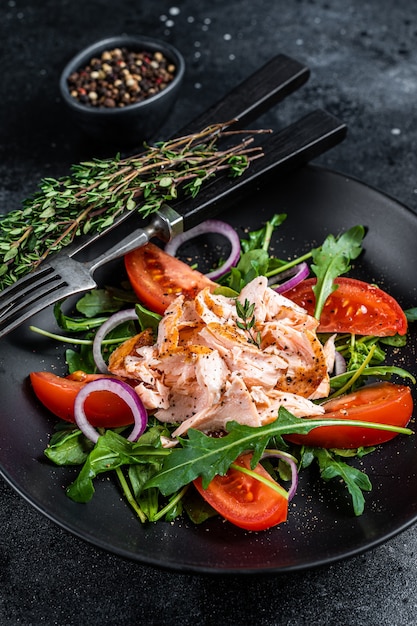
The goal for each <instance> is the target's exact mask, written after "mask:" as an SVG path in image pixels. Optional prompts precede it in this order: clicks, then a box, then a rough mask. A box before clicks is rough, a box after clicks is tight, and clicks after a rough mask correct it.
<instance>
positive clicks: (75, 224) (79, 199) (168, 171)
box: [0, 124, 265, 290]
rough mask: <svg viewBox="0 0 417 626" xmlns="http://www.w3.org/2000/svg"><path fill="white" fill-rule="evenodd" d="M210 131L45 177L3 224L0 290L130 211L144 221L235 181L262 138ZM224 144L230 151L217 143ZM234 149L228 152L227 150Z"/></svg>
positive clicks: (218, 127) (218, 126)
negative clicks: (216, 180) (208, 185)
mask: <svg viewBox="0 0 417 626" xmlns="http://www.w3.org/2000/svg"><path fill="white" fill-rule="evenodd" d="M225 126H226V125H225V124H215V125H213V126H209V127H207V128H205V129H203V130H202V131H200V132H198V133H196V134H193V135H187V136H184V137H180V138H176V139H172V140H169V141H166V142H159V143H157V144H155V145H154V146H145V150H144V152H143V153H140V154H138V155H135V156H129V157H127V158H121V157H120V155H116V156H115V157H114V158H112V159H92V160H90V161H84V162H82V163H79V164H77V165H73V166H72V167H71V170H70V174H69V175H67V176H63V177H61V178H58V179H54V178H44V179H43V180H42V181H41V182H40V184H39V187H38V191H37V192H35V193H34V195H32V196H31V197H30V198H28V199H26V200H25V201H24V202H23V206H22V208H21V209H17V210H14V211H11V212H10V213H8V214H6V215H5V216H4V217H3V218H2V219H1V221H0V290H2V289H4V288H5V287H7V286H8V285H10V284H12V283H14V282H15V281H16V280H18V279H19V278H21V277H22V276H24V275H25V274H27V273H28V272H30V271H31V270H33V269H35V268H36V267H37V266H38V265H39V264H40V263H41V262H42V261H44V260H45V258H46V257H47V256H48V255H49V254H50V253H51V252H58V251H59V250H61V249H62V248H64V247H65V246H67V245H69V244H70V243H72V242H73V241H74V239H75V238H76V237H78V236H80V235H85V234H88V233H93V232H102V231H104V230H106V229H107V228H108V227H109V226H111V225H112V224H113V222H114V221H115V220H116V218H117V217H118V216H119V215H121V214H122V213H125V212H127V211H134V210H136V211H138V212H139V214H140V215H141V216H143V217H144V218H147V217H148V216H149V215H150V214H152V213H155V212H156V211H158V209H160V208H161V206H162V204H163V203H164V202H170V201H173V200H175V199H176V198H177V197H178V196H179V194H180V193H182V194H184V195H189V196H191V197H195V196H196V195H197V194H198V192H199V191H200V189H201V187H202V186H203V185H204V183H205V182H206V181H207V180H208V179H211V178H212V177H213V176H216V175H218V174H219V173H221V172H223V173H227V174H228V175H230V176H232V177H236V176H240V175H241V174H242V173H243V172H244V171H245V170H246V168H247V167H248V166H249V164H250V162H251V161H252V160H253V159H255V158H258V157H260V156H262V149H261V148H260V147H256V146H255V147H254V146H251V145H250V144H251V143H252V142H253V140H254V137H253V135H254V134H258V133H263V132H265V131H262V130H257V131H233V130H224V128H225ZM225 138H228V147H226V148H224V149H220V148H219V145H218V144H219V141H220V140H221V139H225ZM229 144H231V145H229Z"/></svg>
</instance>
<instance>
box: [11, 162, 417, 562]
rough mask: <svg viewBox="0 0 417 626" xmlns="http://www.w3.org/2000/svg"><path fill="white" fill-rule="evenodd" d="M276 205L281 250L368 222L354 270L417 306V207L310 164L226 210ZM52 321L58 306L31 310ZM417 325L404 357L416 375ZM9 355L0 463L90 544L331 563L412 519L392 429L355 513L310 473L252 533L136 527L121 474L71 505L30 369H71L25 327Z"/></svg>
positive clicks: (139, 555) (31, 497) (239, 216)
mask: <svg viewBox="0 0 417 626" xmlns="http://www.w3.org/2000/svg"><path fill="white" fill-rule="evenodd" d="M275 212H287V213H288V219H287V221H286V223H285V224H284V226H282V227H281V228H280V230H279V238H278V240H277V241H276V242H275V244H274V245H275V251H276V254H277V255H278V256H281V257H285V256H286V255H292V254H294V253H296V252H297V253H299V252H302V251H304V250H305V249H307V248H308V247H309V246H310V245H311V243H317V244H319V243H321V242H322V240H323V239H324V237H325V236H326V235H327V234H328V233H334V234H337V233H339V232H341V231H342V230H345V229H347V228H349V227H350V226H353V225H355V224H363V225H365V226H366V227H367V228H368V229H369V232H368V234H367V236H366V240H365V247H366V251H365V254H364V255H363V257H362V259H361V261H360V263H358V264H357V265H358V266H357V268H356V269H355V275H356V276H357V277H359V278H365V279H368V280H371V281H375V282H377V283H379V284H380V285H381V286H383V287H385V288H386V289H387V290H389V291H390V292H391V293H392V294H393V295H394V296H396V297H397V298H398V300H399V301H400V303H401V304H402V305H403V306H404V307H406V308H407V307H410V306H413V305H414V304H416V302H417V296H416V281H415V278H414V276H415V268H416V267H417V245H416V241H417V216H416V215H414V214H413V213H412V212H411V211H410V210H409V209H407V208H406V207H404V206H402V205H401V204H399V203H398V202H396V201H395V200H393V199H391V198H389V197H387V196H385V195H383V194H381V193H379V192H377V191H375V190H374V189H371V188H369V187H368V186H365V185H364V184H362V183H360V182H357V181H354V180H352V179H350V178H347V177H346V176H342V175H339V174H336V173H333V172H329V171H327V170H323V169H320V168H314V167H307V168H305V169H303V170H301V171H299V172H298V173H296V174H294V175H292V176H291V177H288V178H287V179H286V180H285V182H284V183H280V184H279V185H278V184H276V185H273V186H270V187H266V188H263V189H262V190H257V192H256V193H254V194H253V195H252V196H251V197H250V198H249V197H248V199H247V201H245V203H244V205H239V206H238V207H235V209H234V210H232V211H229V212H228V213H227V214H224V215H222V218H224V219H227V220H228V221H230V222H231V223H233V224H234V225H235V226H237V227H238V228H239V229H240V228H241V227H251V228H254V227H259V226H260V225H261V224H262V222H263V221H265V220H266V219H267V218H268V217H269V216H271V215H272V214H273V213H275ZM32 322H33V323H36V324H37V325H41V326H43V327H50V328H54V322H53V316H52V312H51V310H48V311H46V312H44V313H43V314H41V315H39V316H37V318H36V319H35V318H34V319H33V320H32ZM415 346H416V338H415V333H412V335H411V340H410V342H409V347H408V348H407V349H405V350H404V353H402V354H403V356H402V357H401V359H402V360H401V365H403V366H404V367H406V368H408V369H409V370H411V371H412V372H413V373H414V374H417V367H416V364H415V363H416V359H415ZM0 354H1V362H2V366H1V368H2V372H1V373H2V385H1V387H2V394H1V396H2V397H1V409H0V411H1V419H0V441H1V448H2V451H1V470H2V474H3V476H4V477H5V479H6V480H7V481H8V482H9V483H10V484H11V485H12V486H13V487H14V488H15V489H16V491H18V492H19V493H20V494H21V495H22V496H23V497H24V498H26V499H27V500H28V501H29V502H30V503H31V504H32V505H33V506H35V507H36V508H37V509H39V510H40V511H41V512H42V513H43V514H45V515H46V516H48V517H49V518H50V519H52V520H53V521H54V522H56V523H57V524H60V525H61V526H63V527H64V528H66V529H67V530H68V531H70V532H72V533H74V534H75V535H77V536H79V537H81V538H83V539H84V540H86V541H89V542H91V543H92V544H94V545H96V546H99V547H101V548H104V549H106V550H109V551H111V552H114V553H116V554H118V555H121V556H124V557H128V558H131V559H133V560H136V561H139V562H141V563H147V564H150V565H157V566H161V567H165V568H169V569H173V570H180V571H189V572H210V573H215V572H219V573H222V572H223V573H226V572H229V573H230V572H233V573H249V572H285V571H291V570H292V571H294V570H302V569H307V568H310V567H313V566H318V565H321V564H328V563H331V562H334V561H337V560H339V559H342V558H345V557H349V556H352V555H355V554H358V553H360V552H362V551H364V550H367V549H369V548H372V547H374V546H376V545H378V544H380V543H382V542H384V541H386V540H387V539H389V538H390V537H393V536H394V535H395V534H397V533H399V532H400V531H402V530H404V529H405V528H407V527H408V526H410V525H411V524H413V523H414V522H415V521H416V519H417V477H416V473H415V471H416V463H415V459H416V458H417V450H416V438H415V437H414V436H411V437H397V438H396V439H395V440H394V441H392V442H390V443H388V444H385V445H384V446H383V447H381V448H380V449H379V450H378V451H377V452H375V453H374V454H372V455H369V456H368V457H365V459H364V461H363V465H364V467H365V470H366V471H367V473H368V475H369V476H370V478H371V481H372V483H373V491H372V492H371V493H370V494H367V497H366V499H367V505H366V510H365V513H364V514H363V515H362V516H361V517H358V518H355V517H354V516H353V514H352V511H351V509H350V505H349V500H348V498H347V497H346V495H345V493H344V491H343V490H339V488H338V485H337V484H327V485H323V484H322V483H321V482H320V481H318V480H317V476H316V474H315V472H314V471H313V470H312V471H311V472H305V473H303V475H302V477H301V481H300V488H299V491H298V493H297V495H296V497H295V499H294V501H293V504H292V505H291V507H290V512H289V521H288V522H287V523H285V524H283V525H282V526H280V527H277V528H274V529H271V530H269V531H266V532H263V533H247V532H244V531H242V530H239V529H237V528H234V527H233V526H232V525H230V524H227V523H224V522H222V521H220V520H218V519H213V520H211V521H210V522H209V523H207V524H206V525H205V526H204V527H195V526H193V525H191V524H189V523H188V522H185V521H180V522H177V523H175V524H168V523H164V522H160V523H158V524H151V525H149V526H141V524H140V523H139V522H138V521H137V520H136V519H135V517H134V515H133V514H132V513H131V511H130V509H129V507H128V506H127V505H126V504H125V502H124V501H123V500H122V499H121V496H120V493H119V492H118V490H117V487H116V486H115V484H113V483H112V482H111V481H108V480H102V481H100V480H98V481H97V483H96V494H95V496H94V498H93V500H92V501H91V502H90V503H89V504H87V505H85V504H76V503H74V502H72V501H71V500H69V499H68V498H67V497H66V496H65V493H64V489H63V486H65V485H67V484H69V482H70V481H71V480H72V478H73V477H74V475H75V472H76V470H70V469H63V468H55V467H52V466H51V465H49V464H48V463H47V462H46V461H45V460H44V459H43V454H42V453H43V449H44V447H45V446H46V444H47V442H48V439H49V435H50V433H51V431H52V429H53V424H54V418H53V417H51V416H49V415H48V413H47V412H46V411H45V410H43V409H42V407H41V406H40V405H39V404H38V403H37V401H36V400H35V399H34V397H33V394H32V392H31V389H30V386H29V384H28V379H27V376H28V374H29V372H30V371H31V370H52V371H55V372H56V373H58V374H63V373H65V363H64V358H63V348H62V346H56V344H55V343H53V342H51V341H49V340H47V339H44V338H41V337H39V336H36V335H33V334H32V333H30V332H29V331H28V330H27V328H23V329H20V330H19V331H18V332H17V331H16V332H14V333H13V334H12V335H10V336H9V337H7V338H6V339H5V340H3V341H2V342H1V344H0Z"/></svg>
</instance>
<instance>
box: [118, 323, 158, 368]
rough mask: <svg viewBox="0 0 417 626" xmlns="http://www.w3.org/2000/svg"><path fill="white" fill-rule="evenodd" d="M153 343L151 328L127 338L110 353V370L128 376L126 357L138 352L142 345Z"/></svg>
mask: <svg viewBox="0 0 417 626" xmlns="http://www.w3.org/2000/svg"><path fill="white" fill-rule="evenodd" d="M153 343H154V336H153V333H152V330H151V329H150V328H147V329H146V330H144V331H142V332H141V333H139V334H137V335H134V337H131V338H130V339H127V340H126V341H124V342H123V343H122V344H121V345H120V346H119V347H118V348H116V350H114V351H113V352H112V354H111V355H110V357H109V370H110V371H111V372H113V374H117V375H118V376H126V374H124V373H123V372H124V371H125V364H124V360H125V358H126V357H127V356H132V355H134V354H136V351H137V349H138V348H141V347H142V346H152V345H153Z"/></svg>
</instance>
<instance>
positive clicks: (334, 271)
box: [311, 225, 365, 319]
mask: <svg viewBox="0 0 417 626" xmlns="http://www.w3.org/2000/svg"><path fill="white" fill-rule="evenodd" d="M364 236H365V229H364V227H363V226H360V225H358V226H353V227H352V228H350V229H349V230H347V231H346V232H344V233H343V234H342V235H340V236H339V237H334V235H328V236H327V237H326V239H325V240H324V242H323V244H322V245H321V246H320V247H319V248H315V249H314V250H312V257H313V264H312V266H311V268H312V270H313V272H314V273H315V274H316V276H317V283H316V285H315V286H314V287H313V291H314V294H315V296H316V308H315V312H314V317H316V318H317V319H320V315H321V313H322V311H323V307H324V305H325V303H326V300H327V298H328V297H329V295H330V294H331V293H332V292H333V291H335V290H336V289H337V285H335V284H334V282H333V281H334V279H335V278H337V277H338V276H340V275H341V274H345V273H346V272H347V271H348V270H349V269H350V261H351V260H353V259H356V258H357V257H358V256H359V254H360V253H361V252H362V240H363V238H364Z"/></svg>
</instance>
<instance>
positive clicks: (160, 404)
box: [135, 378, 170, 411]
mask: <svg viewBox="0 0 417 626" xmlns="http://www.w3.org/2000/svg"><path fill="white" fill-rule="evenodd" d="M135 391H136V393H137V394H138V396H139V398H140V399H141V400H142V402H143V405H144V407H145V408H146V410H147V411H154V410H156V409H168V408H169V402H170V399H169V392H170V389H169V387H167V386H166V385H164V384H163V383H162V381H161V380H160V379H158V378H156V379H155V381H154V384H153V385H151V386H149V385H147V384H146V383H144V382H140V383H139V384H138V385H136V387H135Z"/></svg>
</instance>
